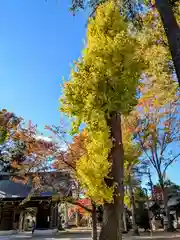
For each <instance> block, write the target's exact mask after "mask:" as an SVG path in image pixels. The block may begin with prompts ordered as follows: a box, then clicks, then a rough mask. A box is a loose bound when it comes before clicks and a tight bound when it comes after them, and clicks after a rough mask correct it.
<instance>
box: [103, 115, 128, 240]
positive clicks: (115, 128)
mask: <svg viewBox="0 0 180 240" xmlns="http://www.w3.org/2000/svg"><path fill="white" fill-rule="evenodd" d="M108 126H109V127H110V132H111V139H112V143H113V146H112V149H111V154H110V156H109V160H110V161H111V163H112V166H111V173H110V176H111V177H112V182H111V183H110V184H108V183H107V185H109V186H112V184H115V189H114V196H113V200H114V201H113V203H105V204H104V212H103V224H102V228H101V232H100V237H99V239H100V240H121V239H122V214H123V209H124V185H123V180H124V150H123V143H122V131H121V116H120V114H117V113H115V114H112V116H111V118H110V121H108Z"/></svg>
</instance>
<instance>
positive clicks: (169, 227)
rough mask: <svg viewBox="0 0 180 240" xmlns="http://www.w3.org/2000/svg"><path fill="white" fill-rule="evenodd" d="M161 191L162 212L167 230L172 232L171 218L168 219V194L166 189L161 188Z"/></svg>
mask: <svg viewBox="0 0 180 240" xmlns="http://www.w3.org/2000/svg"><path fill="white" fill-rule="evenodd" d="M161 189H162V195H163V202H164V210H165V213H166V216H167V219H168V230H169V231H170V230H172V228H173V226H172V222H171V218H170V212H169V209H168V194H167V191H166V189H165V188H164V186H163V187H161Z"/></svg>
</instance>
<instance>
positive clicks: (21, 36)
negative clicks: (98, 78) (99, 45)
mask: <svg viewBox="0 0 180 240" xmlns="http://www.w3.org/2000/svg"><path fill="white" fill-rule="evenodd" d="M69 3H70V1H69ZM69 6H70V4H69V5H68V1H67V0H66V1H65V0H61V1H57V0H48V1H47V2H46V1H45V0H1V1H0V36H1V37H0V81H1V87H0V108H6V109H8V110H9V111H12V112H15V113H16V114H17V115H19V116H22V117H23V118H25V119H26V120H29V119H30V120H32V121H33V122H34V123H36V124H38V125H39V127H40V128H41V127H43V126H44V125H45V124H49V125H51V124H56V125H58V124H59V120H60V115H59V112H58V107H59V103H58V98H59V96H60V83H61V79H62V76H64V77H65V78H68V76H69V71H70V64H71V63H72V61H73V60H74V59H77V58H78V57H79V56H80V54H81V49H82V47H83V39H84V37H85V30H86V29H85V24H86V20H87V18H86V15H85V13H84V12H82V13H79V14H77V15H76V16H75V17H73V16H72V14H71V13H70V12H69V11H68V8H69Z"/></svg>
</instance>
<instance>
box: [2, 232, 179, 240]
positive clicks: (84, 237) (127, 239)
mask: <svg viewBox="0 0 180 240" xmlns="http://www.w3.org/2000/svg"><path fill="white" fill-rule="evenodd" d="M29 239H32V240H41V239H43V240H58V239H59V240H91V234H90V232H64V233H63V232H61V233H59V234H58V235H57V236H53V237H52V236H47V235H46V236H42V235H41V236H36V235H34V236H32V234H31V233H22V234H21V233H20V234H14V235H11V236H5V235H4V236H0V240H29ZM123 239H124V240H155V239H157V240H164V239H166V240H172V239H173V240H180V233H163V232H162V233H156V234H154V235H153V236H148V235H147V236H143V235H141V236H138V237H132V236H127V235H126V236H124V237H123Z"/></svg>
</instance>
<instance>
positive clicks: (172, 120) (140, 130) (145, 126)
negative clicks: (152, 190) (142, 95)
mask: <svg viewBox="0 0 180 240" xmlns="http://www.w3.org/2000/svg"><path fill="white" fill-rule="evenodd" d="M141 104H142V105H143V107H142V109H141V110H142V111H143V114H142V115H141V116H139V120H138V122H139V123H138V125H137V127H136V129H135V133H134V137H135V140H136V141H138V142H139V143H140V144H141V147H142V150H143V151H144V154H145V157H146V159H145V160H143V161H142V163H143V164H145V165H148V164H151V166H152V167H153V168H154V169H155V170H156V172H157V175H158V178H159V183H160V186H161V189H162V193H163V199H164V205H165V210H166V213H167V216H169V212H168V207H167V201H168V198H167V192H166V188H165V174H166V172H167V169H168V167H169V166H170V165H171V164H173V163H174V162H175V161H176V160H178V159H180V152H179V151H178V147H177V150H174V149H176V146H178V143H179V140H180V120H179V117H178V115H179V113H178V109H179V107H178V106H179V100H177V101H172V102H169V103H167V104H165V105H164V106H163V107H160V106H158V105H157V106H155V105H154V104H153V105H152V102H146V101H145V102H141ZM157 104H158V103H157ZM142 105H141V106H142ZM169 227H170V219H169Z"/></svg>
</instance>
